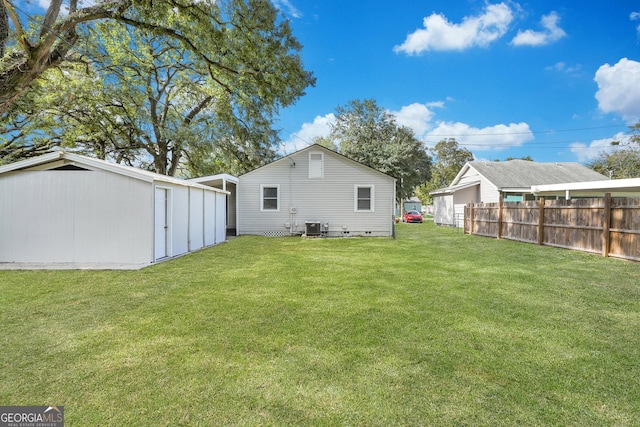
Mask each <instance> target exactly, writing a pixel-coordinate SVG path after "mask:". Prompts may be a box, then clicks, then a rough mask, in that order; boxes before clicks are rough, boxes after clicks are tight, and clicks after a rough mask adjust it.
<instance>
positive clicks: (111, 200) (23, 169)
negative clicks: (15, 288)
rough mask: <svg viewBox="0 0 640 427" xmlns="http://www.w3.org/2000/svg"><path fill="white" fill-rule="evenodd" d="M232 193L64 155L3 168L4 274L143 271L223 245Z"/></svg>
mask: <svg viewBox="0 0 640 427" xmlns="http://www.w3.org/2000/svg"><path fill="white" fill-rule="evenodd" d="M227 194H228V193H227V192H225V191H222V190H218V189H214V188H211V187H207V186H204V185H201V184H197V183H193V182H189V181H184V180H181V179H176V178H172V177H168V176H165V175H159V174H155V173H151V172H148V171H144V170H141V169H137V168H132V167H128V166H122V165H118V164H114V163H109V162H106V161H103V160H98V159H93V158H89V157H85V156H80V155H76V154H70V153H62V152H56V153H50V154H45V155H42V156H39V157H35V158H32V159H27V160H23V161H19V162H16V163H13V164H9V165H6V166H2V167H0V268H95V269H110V268H116V269H132V268H141V267H144V266H147V265H150V264H153V263H155V262H158V261H161V260H164V259H169V258H171V257H175V256H178V255H182V254H186V253H188V252H191V251H195V250H198V249H201V248H203V247H206V246H210V245H214V244H217V243H221V242H224V241H225V228H226V227H225V212H226V197H227Z"/></svg>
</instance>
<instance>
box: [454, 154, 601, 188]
mask: <svg viewBox="0 0 640 427" xmlns="http://www.w3.org/2000/svg"><path fill="white" fill-rule="evenodd" d="M471 168H472V169H474V170H476V171H477V172H478V173H479V174H480V175H482V176H483V177H484V178H486V179H487V180H488V181H489V182H491V183H492V184H493V185H494V186H495V187H496V188H497V189H498V190H499V189H503V188H527V189H530V188H531V186H533V185H545V184H561V183H565V182H582V181H602V180H608V179H609V178H607V177H606V176H604V175H601V174H599V173H598V172H596V171H594V170H592V169H589V168H587V167H586V166H583V165H581V164H580V163H538V162H530V161H527V160H508V161H506V162H480V161H473V162H467V163H466V164H465V165H464V167H463V168H462V169H461V170H460V172H459V173H458V175H457V176H456V177H455V178H454V180H453V182H452V183H451V185H450V187H454V186H456V185H457V184H458V183H459V182H460V179H461V178H462V177H463V176H464V175H465V174H466V173H467V171H468V170H469V169H471Z"/></svg>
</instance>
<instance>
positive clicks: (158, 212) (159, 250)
mask: <svg viewBox="0 0 640 427" xmlns="http://www.w3.org/2000/svg"><path fill="white" fill-rule="evenodd" d="M168 256H169V190H167V189H166V188H156V201H155V259H156V260H158V259H161V258H166V257H168Z"/></svg>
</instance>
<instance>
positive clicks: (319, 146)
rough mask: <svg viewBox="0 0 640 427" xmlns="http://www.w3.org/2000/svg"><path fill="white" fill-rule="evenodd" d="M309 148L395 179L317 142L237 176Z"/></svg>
mask: <svg viewBox="0 0 640 427" xmlns="http://www.w3.org/2000/svg"><path fill="white" fill-rule="evenodd" d="M311 149H314V150H323V151H325V152H327V153H330V154H334V155H336V156H339V157H341V158H343V159H344V160H346V161H347V162H350V163H352V164H354V165H357V166H360V167H362V168H366V169H369V170H371V171H372V172H375V173H377V174H380V175H384V176H385V177H387V178H391V179H393V180H394V181H395V180H396V178H395V177H393V176H391V175H388V174H386V173H384V172H380V171H379V170H378V169H375V168H372V167H371V166H367V165H365V164H364V163H360V162H358V161H356V160H353V159H350V158H349V157H347V156H345V155H344V154H340V153H338V152H337V151H333V150H330V149H329V148H327V147H323V146H322V145H319V144H311V145H309V146H308V147H305V148H302V149H300V150H298V151H295V152H293V153H291V154H287V155H286V156H283V157H280V158H279V159H277V160H274V161H273V162H270V163H267V164H266V165H262V166H260V167H258V168H255V169H253V170H250V171H249V172H247V173H244V174H242V175H240V176H239V178H240V177H242V176H244V175H248V174H250V173H253V172H255V171H257V170H260V169H263V168H266V167H269V166H271V165H273V164H276V163H280V162H283V161H285V160H287V159H289V158H290V157H292V156H295V155H297V154H301V153H303V152H305V151H309V150H311Z"/></svg>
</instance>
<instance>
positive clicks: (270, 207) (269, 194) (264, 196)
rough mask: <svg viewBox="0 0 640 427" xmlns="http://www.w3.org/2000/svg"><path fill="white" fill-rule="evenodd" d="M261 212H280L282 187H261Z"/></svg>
mask: <svg viewBox="0 0 640 427" xmlns="http://www.w3.org/2000/svg"><path fill="white" fill-rule="evenodd" d="M260 199H261V204H260V210H261V211H274V212H277V211H279V210H280V186H279V185H261V186H260Z"/></svg>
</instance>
